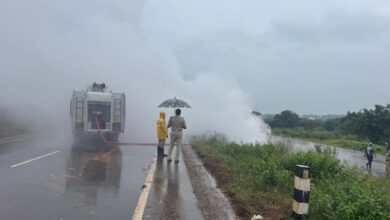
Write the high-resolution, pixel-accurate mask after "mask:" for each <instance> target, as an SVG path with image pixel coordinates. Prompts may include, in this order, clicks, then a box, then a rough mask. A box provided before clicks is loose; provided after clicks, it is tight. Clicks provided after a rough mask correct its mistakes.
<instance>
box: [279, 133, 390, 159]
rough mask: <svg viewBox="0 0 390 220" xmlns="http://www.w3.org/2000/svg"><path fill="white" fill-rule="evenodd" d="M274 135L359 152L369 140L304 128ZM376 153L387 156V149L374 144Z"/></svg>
mask: <svg viewBox="0 0 390 220" xmlns="http://www.w3.org/2000/svg"><path fill="white" fill-rule="evenodd" d="M272 134H274V135H279V136H286V137H292V138H297V139H300V140H305V141H311V142H315V143H320V144H326V145H332V146H336V147H342V148H348V149H353V150H358V151H362V152H363V151H364V149H365V147H367V144H368V143H370V141H369V140H368V139H363V138H359V137H356V136H354V135H343V134H340V133H338V132H333V131H322V130H305V129H303V128H293V129H288V128H274V129H272ZM374 149H375V152H376V153H378V154H383V155H384V154H386V147H385V146H383V145H378V144H374Z"/></svg>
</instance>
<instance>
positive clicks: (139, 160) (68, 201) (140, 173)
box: [0, 135, 203, 220]
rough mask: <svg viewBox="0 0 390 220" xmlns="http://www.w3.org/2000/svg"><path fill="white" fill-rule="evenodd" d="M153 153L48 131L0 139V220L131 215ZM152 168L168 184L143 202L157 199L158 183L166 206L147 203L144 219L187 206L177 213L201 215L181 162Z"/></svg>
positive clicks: (173, 213)
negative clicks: (9, 140) (6, 141)
mask: <svg viewBox="0 0 390 220" xmlns="http://www.w3.org/2000/svg"><path fill="white" fill-rule="evenodd" d="M154 154H155V147H147V146H123V147H116V146H104V145H101V144H93V145H92V144H89V145H73V144H72V140H71V138H69V137H68V138H60V137H54V136H49V135H47V136H42V137H39V138H34V139H30V140H25V141H18V142H14V143H9V144H0V179H1V181H0V189H1V190H0V219H18V220H20V219H22V220H23V219H29V220H30V219H51V220H57V219H58V220H60V219H63V220H67V219H131V218H132V216H133V212H134V209H135V207H136V205H137V202H138V198H139V195H140V192H141V190H142V186H143V184H144V182H145V178H146V174H147V172H148V168H149V166H150V164H151V162H152V160H153V158H154ZM156 170H157V171H156V176H157V177H158V178H160V179H161V180H160V181H162V182H166V183H167V184H162V185H160V186H157V185H156V184H153V185H152V187H151V189H152V190H151V191H153V192H151V193H150V195H149V199H148V204H149V203H150V204H155V203H154V202H155V201H160V200H159V199H160V196H161V194H158V193H156V188H158V187H160V188H161V189H160V190H161V192H162V193H164V198H165V199H164V204H170V205H169V210H171V211H170V212H169V215H168V214H167V213H166V212H164V211H165V210H166V209H164V208H162V209H160V208H153V206H152V205H147V206H146V210H145V213H146V214H145V216H146V217H145V218H150V216H154V217H156V218H158V219H170V218H169V216H183V214H182V213H186V210H192V213H191V216H190V217H185V216H184V217H183V218H181V217H180V218H181V219H202V218H203V217H202V214H201V212H200V211H199V208H198V204H197V201H196V199H195V196H194V195H193V193H192V188H191V184H190V182H189V180H188V175H187V170H186V167H185V165H184V163H179V164H178V165H176V166H175V165H174V164H171V167H170V168H169V166H168V165H167V163H166V161H165V160H164V161H160V162H159V163H158V166H157V168H156ZM157 182H158V181H157ZM171 195H172V196H171ZM156 196H157V197H158V198H155V197H156ZM179 198H180V199H179Z"/></svg>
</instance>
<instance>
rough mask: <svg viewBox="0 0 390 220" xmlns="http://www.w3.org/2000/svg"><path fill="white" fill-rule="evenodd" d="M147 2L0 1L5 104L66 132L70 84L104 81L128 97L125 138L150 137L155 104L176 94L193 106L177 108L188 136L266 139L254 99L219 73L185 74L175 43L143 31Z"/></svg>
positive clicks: (0, 63)
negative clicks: (163, 41)
mask: <svg viewBox="0 0 390 220" xmlns="http://www.w3.org/2000/svg"><path fill="white" fill-rule="evenodd" d="M145 7H147V5H145V3H144V1H97V0H89V1H88V0H87V1H34V2H33V3H32V2H31V1H7V0H6V1H2V2H1V3H0V30H1V33H2V34H1V35H0V48H1V50H0V75H1V81H0V83H1V84H0V100H2V105H6V106H21V104H23V106H24V108H25V112H28V109H29V108H34V109H35V108H36V107H39V108H40V110H41V117H39V116H37V113H36V111H34V112H35V113H34V117H35V118H36V119H37V120H44V121H46V120H48V119H50V120H51V121H52V122H53V123H52V124H54V127H57V128H61V129H59V130H60V131H62V132H69V124H70V123H69V100H70V98H71V94H72V90H73V89H76V90H80V89H81V90H83V89H85V88H86V87H87V86H88V85H90V84H91V83H93V82H95V81H96V82H98V83H99V82H105V83H106V85H108V87H109V89H110V90H112V91H114V92H125V93H126V96H127V125H126V137H124V138H123V139H127V138H130V139H131V140H136V141H152V140H154V139H155V135H156V134H155V133H156V131H155V130H156V120H157V119H158V112H159V111H160V109H157V106H158V105H159V104H160V103H161V102H162V101H163V100H165V99H168V98H173V97H175V96H176V97H177V98H180V99H184V100H186V101H187V102H188V103H189V104H190V105H191V106H192V109H183V113H182V115H183V116H184V117H185V118H186V121H187V125H188V130H187V131H186V134H187V135H194V134H202V133H204V132H209V131H212V132H213V131H216V132H220V133H224V134H226V135H227V136H228V137H229V138H231V139H232V140H237V141H251V142H253V141H264V140H265V136H266V133H267V132H268V128H267V126H265V125H264V123H263V122H262V121H261V120H260V119H259V118H257V117H255V116H252V115H251V114H250V113H251V111H252V110H253V104H254V103H253V102H252V101H251V97H250V96H248V95H247V94H245V93H244V92H243V90H242V88H241V87H240V86H239V85H238V84H237V83H236V82H235V80H233V79H229V78H228V77H225V76H224V73H223V72H217V71H216V72H215V73H213V74H209V73H208V72H199V73H198V75H197V76H196V77H194V78H192V79H185V78H183V72H182V67H181V65H180V61H179V60H178V57H177V56H176V55H175V52H174V48H170V47H169V46H167V45H162V44H159V42H158V41H156V42H153V41H151V39H153V38H154V37H155V36H154V37H152V36H148V33H151V32H146V31H144V30H145V26H143V25H145V23H144V22H143V20H144V19H145V16H148V15H147V13H146V14H145V13H144V12H145ZM146 11H147V10H146ZM178 19H180V18H178ZM167 26H168V24H167ZM147 28H149V29H150V28H153V25H152V26H150V24H148V27H147ZM156 28H161V26H160V25H159V26H158V27H156ZM164 37H169V36H164ZM199 59H201V57H199ZM165 110H166V111H167V113H168V114H167V116H168V117H169V116H170V115H173V109H165ZM62 128H64V130H62ZM65 128H66V129H65Z"/></svg>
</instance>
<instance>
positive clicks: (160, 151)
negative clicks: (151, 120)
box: [157, 111, 168, 157]
mask: <svg viewBox="0 0 390 220" xmlns="http://www.w3.org/2000/svg"><path fill="white" fill-rule="evenodd" d="M157 138H158V145H157V155H158V156H159V157H166V156H167V155H166V154H164V146H165V139H166V138H168V128H167V124H166V122H165V112H163V111H161V112H160V118H159V119H158V120H157Z"/></svg>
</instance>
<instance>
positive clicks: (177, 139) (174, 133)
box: [168, 109, 187, 163]
mask: <svg viewBox="0 0 390 220" xmlns="http://www.w3.org/2000/svg"><path fill="white" fill-rule="evenodd" d="M175 113H176V116H174V117H171V118H170V119H169V122H168V128H171V145H170V147H169V151H168V162H171V161H172V160H171V154H172V151H173V147H174V146H175V145H176V155H175V163H179V155H180V151H181V141H182V139H183V129H187V125H186V122H185V120H184V118H183V117H181V116H180V115H181V110H180V109H176V111H175Z"/></svg>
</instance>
